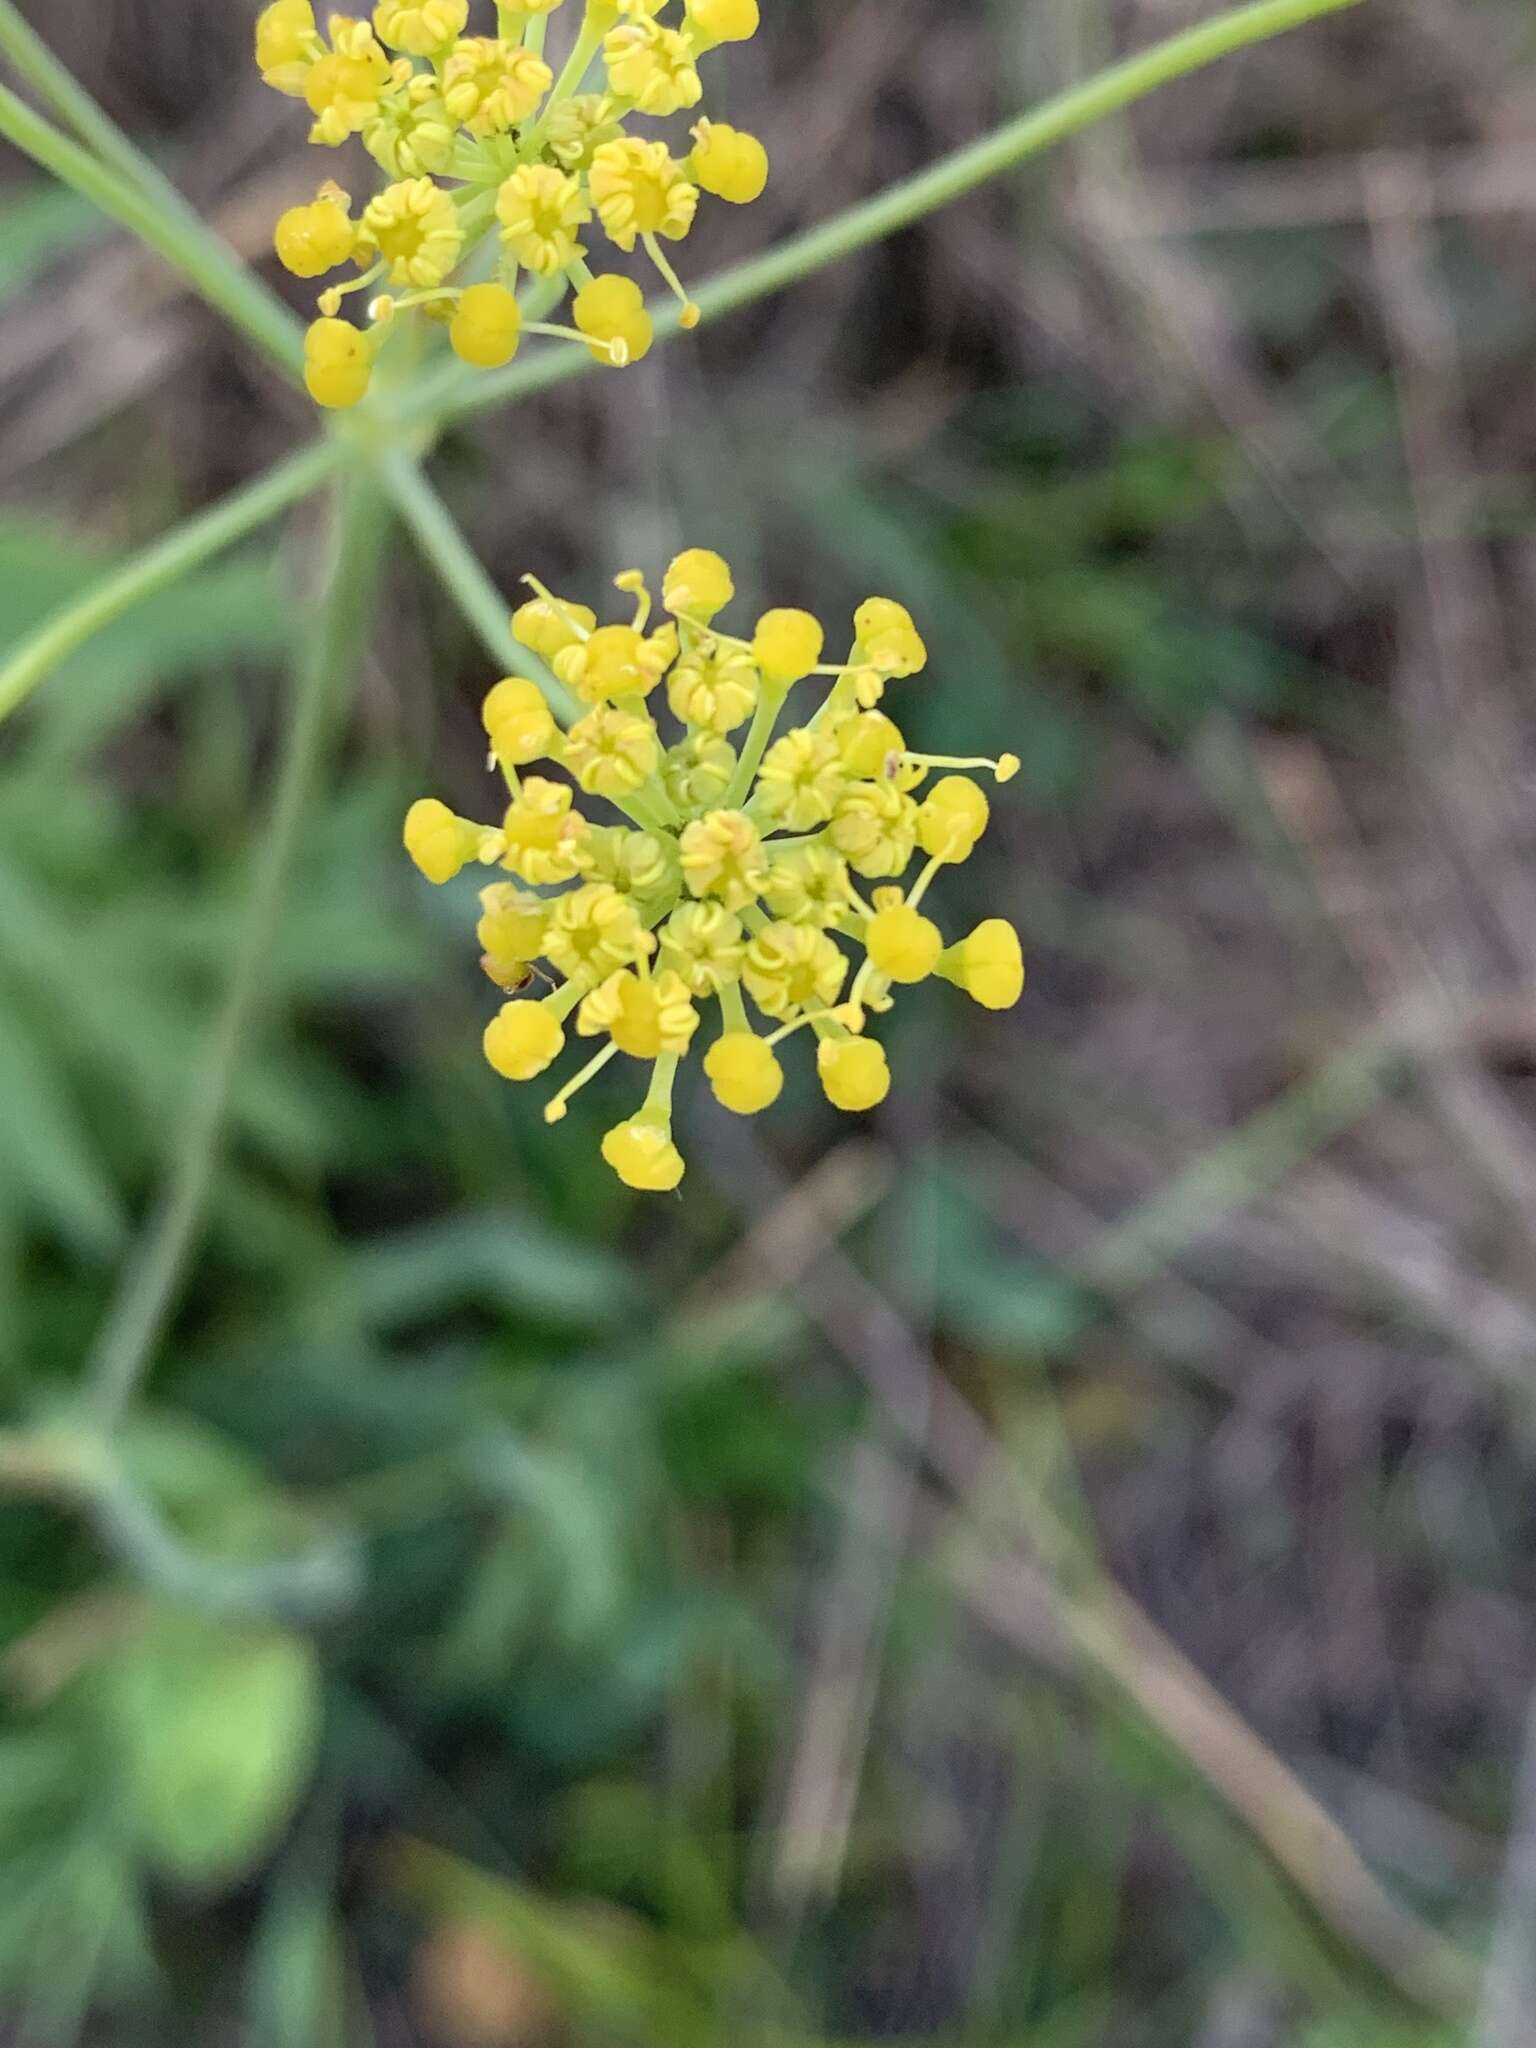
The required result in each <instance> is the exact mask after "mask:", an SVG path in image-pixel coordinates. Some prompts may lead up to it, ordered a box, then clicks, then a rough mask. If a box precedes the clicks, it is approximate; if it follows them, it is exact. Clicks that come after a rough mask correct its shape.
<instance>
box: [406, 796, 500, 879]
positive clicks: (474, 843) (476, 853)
mask: <svg viewBox="0 0 1536 2048" xmlns="http://www.w3.org/2000/svg"><path fill="white" fill-rule="evenodd" d="M486 836H487V835H486V831H485V827H484V826H482V825H474V824H471V823H470V821H469V820H468V819H467V818H459V817H456V816H455V815H454V813H453V812H452V811H450V810H449V808H448V806H447V805H446V804H442V803H439V802H438V800H437V798H436V797H435V796H423V797H418V798H417V800H416V801H415V803H413V804H412V805H411V808H410V809H409V810H408V811H407V812H406V814H405V834H404V837H405V850H406V852H407V853H408V854H409V855H410V856H411V859H412V860H413V861H415V863H416V865H417V867H418V868H420V870H421V872H422V873H423V874H424V875H425V876H426V878H427V880H428V881H429V882H438V883H442V882H451V881H452V880H453V878H454V876H455V875H456V874H458V872H459V870H460V869H461V868H463V867H466V866H467V865H468V864H469V862H470V861H472V860H478V859H479V857H480V849H481V846H482V844H483V842H484V840H485V838H486Z"/></svg>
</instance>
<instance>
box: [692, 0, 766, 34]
mask: <svg viewBox="0 0 1536 2048" xmlns="http://www.w3.org/2000/svg"><path fill="white" fill-rule="evenodd" d="M688 19H689V21H690V22H691V23H692V24H693V26H694V27H695V28H696V29H697V30H698V31H699V32H700V34H702V35H705V36H708V38H709V40H710V41H711V42H713V43H745V42H747V41H749V40H750V38H751V37H753V36H755V35H756V34H757V31H758V24H759V16H758V5H757V0H688Z"/></svg>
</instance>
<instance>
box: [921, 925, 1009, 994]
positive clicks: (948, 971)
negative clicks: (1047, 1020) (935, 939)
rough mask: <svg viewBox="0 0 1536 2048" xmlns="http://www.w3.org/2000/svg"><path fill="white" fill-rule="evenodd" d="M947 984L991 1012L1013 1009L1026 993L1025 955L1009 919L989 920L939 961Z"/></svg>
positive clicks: (978, 926)
mask: <svg viewBox="0 0 1536 2048" xmlns="http://www.w3.org/2000/svg"><path fill="white" fill-rule="evenodd" d="M938 971H939V973H940V974H942V975H943V976H944V978H945V980H946V981H952V982H954V983H955V984H956V985H957V986H958V987H960V988H963V989H964V990H965V992H966V994H967V995H968V996H969V997H970V998H971V999H972V1001H973V1002H978V1003H981V1004H983V1005H984V1006H985V1007H986V1008H987V1009H989V1010H1011V1009H1012V1008H1013V1006H1014V1004H1015V1003H1016V1002H1017V1001H1018V1000H1019V997H1020V996H1021V995H1022V994H1023V993H1024V955H1023V952H1022V950H1021V948H1020V946H1019V935H1018V933H1017V932H1016V931H1015V930H1014V928H1013V926H1012V925H1011V924H1009V923H1008V921H1007V919H1006V918H1001V917H989V918H987V919H986V920H985V922H983V923H982V924H979V925H977V927H976V929H975V931H973V932H972V933H970V934H969V936H968V937H966V938H963V939H962V940H961V941H960V942H959V944H958V945H955V946H951V947H950V949H949V951H948V952H947V953H946V954H945V955H944V957H943V958H942V959H941V960H940V962H939V969H938Z"/></svg>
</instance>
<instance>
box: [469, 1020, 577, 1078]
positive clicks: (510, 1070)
mask: <svg viewBox="0 0 1536 2048" xmlns="http://www.w3.org/2000/svg"><path fill="white" fill-rule="evenodd" d="M483 1043H484V1046H485V1056H486V1058H487V1060H489V1062H490V1064H491V1065H492V1066H493V1067H494V1068H495V1069H496V1071H497V1073H498V1074H500V1075H501V1076H502V1077H503V1079H505V1080H508V1081H532V1080H533V1079H534V1078H535V1077H536V1076H537V1075H539V1074H542V1073H543V1071H544V1069H545V1068H546V1067H548V1066H552V1065H553V1064H554V1062H555V1061H556V1060H557V1059H558V1058H559V1057H560V1049H561V1047H562V1046H563V1045H564V1044H565V1032H564V1030H563V1029H562V1027H561V1024H560V1020H559V1018H558V1017H556V1016H555V1015H554V1013H553V1012H552V1011H550V1010H547V1009H546V1008H545V1007H544V1005H543V1004H542V1003H526V1002H525V1003H503V1004H502V1006H501V1008H500V1009H499V1010H498V1011H497V1012H496V1015H495V1016H494V1017H493V1018H492V1019H491V1021H490V1023H489V1024H487V1025H486V1027H485V1038H484V1041H483Z"/></svg>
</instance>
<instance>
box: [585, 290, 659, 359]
mask: <svg viewBox="0 0 1536 2048" xmlns="http://www.w3.org/2000/svg"><path fill="white" fill-rule="evenodd" d="M571 318H572V319H573V320H574V321H575V323H576V325H577V327H578V328H579V329H580V330H581V332H582V333H583V334H584V335H586V336H587V338H588V341H589V343H590V346H591V349H592V353H593V355H594V356H596V358H597V360H598V361H599V362H600V363H607V364H608V365H609V366H610V367H612V368H622V367H623V366H624V365H625V364H626V363H638V362H639V361H640V359H641V358H642V357H643V356H647V355H649V354H650V351H651V343H652V341H653V340H654V338H655V330H654V328H653V327H652V325H651V316H650V314H649V313H647V312H646V310H645V299H644V297H643V295H642V293H641V290H640V287H639V285H637V284H636V283H635V281H634V279H633V278H632V277H621V276H620V275H619V274H618V272H617V271H606V272H605V273H604V274H603V275H602V276H601V277H594V278H593V280H592V282H591V283H590V284H589V285H583V287H582V289H581V290H580V291H579V292H578V293H577V294H576V296H575V298H574V299H573V300H572V301H571Z"/></svg>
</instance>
